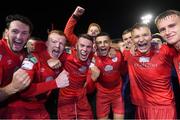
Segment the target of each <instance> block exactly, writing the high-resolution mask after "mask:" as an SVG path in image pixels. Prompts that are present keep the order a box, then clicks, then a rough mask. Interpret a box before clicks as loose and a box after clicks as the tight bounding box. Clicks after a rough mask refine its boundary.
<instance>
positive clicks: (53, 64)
mask: <svg viewBox="0 0 180 120" xmlns="http://www.w3.org/2000/svg"><path fill="white" fill-rule="evenodd" d="M47 64H48V66H49V67H50V68H52V69H58V68H60V67H61V62H60V60H59V59H54V58H51V59H49V60H48V61H47Z"/></svg>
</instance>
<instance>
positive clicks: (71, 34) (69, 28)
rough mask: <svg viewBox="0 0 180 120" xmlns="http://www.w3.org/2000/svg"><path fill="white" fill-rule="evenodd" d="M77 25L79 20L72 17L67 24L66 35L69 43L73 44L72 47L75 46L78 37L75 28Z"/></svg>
mask: <svg viewBox="0 0 180 120" xmlns="http://www.w3.org/2000/svg"><path fill="white" fill-rule="evenodd" d="M76 23H77V20H76V19H75V18H74V17H73V16H71V17H70V18H69V20H68V22H67V23H66V26H65V29H64V34H65V35H66V37H67V39H68V41H69V42H70V43H71V45H72V46H75V44H76V42H77V40H78V37H77V36H76V35H75V34H74V28H75V25H76Z"/></svg>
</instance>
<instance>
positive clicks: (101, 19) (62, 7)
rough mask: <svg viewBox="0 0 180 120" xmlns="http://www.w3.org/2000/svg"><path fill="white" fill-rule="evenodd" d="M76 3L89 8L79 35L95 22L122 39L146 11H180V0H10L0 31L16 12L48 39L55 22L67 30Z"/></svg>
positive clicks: (4, 7)
mask: <svg viewBox="0 0 180 120" xmlns="http://www.w3.org/2000/svg"><path fill="white" fill-rule="evenodd" d="M8 2H9V3H8ZM10 3H11V4H10ZM77 5H80V6H82V7H84V8H85V9H86V10H85V14H84V15H83V16H82V17H81V19H80V20H79V22H78V25H77V27H76V29H75V33H76V34H80V33H85V32H86V31H87V28H88V25H89V24H90V23H91V22H96V23H98V24H100V26H101V27H102V30H103V31H104V32H107V33H109V34H110V35H111V37H112V38H120V37H121V33H122V32H123V31H124V30H125V29H127V28H129V27H131V26H132V25H133V24H135V23H137V22H140V17H141V16H142V15H144V14H146V13H152V14H153V16H156V15H158V14H159V13H161V12H162V11H165V10H167V9H175V10H180V0H143V1H142V0H131V1H128V0H59V1H53V0H49V1H47V0H46V2H45V1H39V0H36V1H29V0H25V1H23V2H22V1H21V2H20V1H19V2H17V1H14V2H13V1H7V3H6V4H4V5H3V4H2V5H1V7H0V26H1V28H0V32H1V33H2V31H3V30H4V28H5V17H6V16H7V15H9V14H16V13H17V14H22V15H24V16H27V17H29V18H30V19H31V21H32V22H33V24H34V32H33V36H37V37H41V38H42V39H46V37H47V29H51V26H52V24H53V25H54V28H55V29H60V30H64V27H65V24H66V22H67V20H68V18H69V17H70V16H71V14H72V12H73V11H74V10H75V8H76V6H77ZM150 25H151V28H152V32H153V33H154V32H157V29H156V27H155V25H154V20H153V22H152V23H151V24H150Z"/></svg>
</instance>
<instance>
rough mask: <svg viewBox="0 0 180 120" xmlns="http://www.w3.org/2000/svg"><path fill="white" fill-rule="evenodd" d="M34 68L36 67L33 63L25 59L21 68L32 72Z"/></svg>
mask: <svg viewBox="0 0 180 120" xmlns="http://www.w3.org/2000/svg"><path fill="white" fill-rule="evenodd" d="M33 66H34V64H33V63H32V62H31V61H29V59H28V58H25V59H24V61H23V63H22V66H21V68H23V69H25V70H32V68H33Z"/></svg>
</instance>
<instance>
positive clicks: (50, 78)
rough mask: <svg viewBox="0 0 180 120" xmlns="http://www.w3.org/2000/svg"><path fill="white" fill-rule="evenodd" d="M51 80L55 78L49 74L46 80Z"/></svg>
mask: <svg viewBox="0 0 180 120" xmlns="http://www.w3.org/2000/svg"><path fill="white" fill-rule="evenodd" d="M51 80H54V78H53V77H52V76H48V77H47V78H46V80H45V81H46V82H48V81H51Z"/></svg>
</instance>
